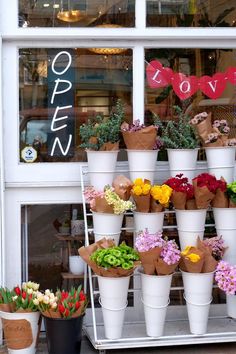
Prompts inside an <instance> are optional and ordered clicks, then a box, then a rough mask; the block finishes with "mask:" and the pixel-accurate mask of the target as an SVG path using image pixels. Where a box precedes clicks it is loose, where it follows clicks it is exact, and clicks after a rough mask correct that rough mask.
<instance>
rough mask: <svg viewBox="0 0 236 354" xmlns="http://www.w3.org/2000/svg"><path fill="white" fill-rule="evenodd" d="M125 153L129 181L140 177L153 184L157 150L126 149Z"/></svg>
mask: <svg viewBox="0 0 236 354" xmlns="http://www.w3.org/2000/svg"><path fill="white" fill-rule="evenodd" d="M127 155H128V163H129V175H130V179H131V181H134V180H135V179H136V178H142V179H147V180H149V181H151V183H152V184H153V181H154V175H155V170H156V162H157V156H158V150H127Z"/></svg>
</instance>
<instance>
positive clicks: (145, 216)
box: [133, 211, 164, 234]
mask: <svg viewBox="0 0 236 354" xmlns="http://www.w3.org/2000/svg"><path fill="white" fill-rule="evenodd" d="M133 215H134V230H135V232H136V233H137V232H139V231H144V230H145V229H148V231H149V233H151V234H154V233H156V232H158V231H162V229H163V223H164V212H158V213H139V212H136V211H134V213H133Z"/></svg>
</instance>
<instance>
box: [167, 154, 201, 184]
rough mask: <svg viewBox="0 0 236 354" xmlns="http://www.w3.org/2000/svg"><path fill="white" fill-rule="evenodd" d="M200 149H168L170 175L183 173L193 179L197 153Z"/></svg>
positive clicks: (190, 180) (190, 181)
mask: <svg viewBox="0 0 236 354" xmlns="http://www.w3.org/2000/svg"><path fill="white" fill-rule="evenodd" d="M198 150H199V149H167V155H168V161H169V169H170V176H171V177H175V176H176V175H177V174H180V173H182V174H183V175H184V177H187V178H188V179H189V183H192V179H193V178H194V177H195V171H196V165H197V154H198Z"/></svg>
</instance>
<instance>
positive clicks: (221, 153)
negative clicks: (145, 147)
mask: <svg viewBox="0 0 236 354" xmlns="http://www.w3.org/2000/svg"><path fill="white" fill-rule="evenodd" d="M205 151H206V158H207V165H208V172H209V173H210V174H212V175H215V177H216V178H217V179H220V178H221V177H224V179H225V180H226V182H227V183H231V182H233V181H234V167H235V151H236V147H235V146H220V147H206V148H205Z"/></svg>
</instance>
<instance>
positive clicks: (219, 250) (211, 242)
mask: <svg viewBox="0 0 236 354" xmlns="http://www.w3.org/2000/svg"><path fill="white" fill-rule="evenodd" d="M202 242H203V243H204V245H205V246H207V247H210V248H211V250H212V256H213V257H214V258H215V259H216V260H217V261H219V260H221V259H222V257H223V255H224V251H225V245H224V240H223V239H222V236H216V237H211V238H206V239H205V240H203V241H202Z"/></svg>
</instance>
